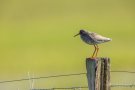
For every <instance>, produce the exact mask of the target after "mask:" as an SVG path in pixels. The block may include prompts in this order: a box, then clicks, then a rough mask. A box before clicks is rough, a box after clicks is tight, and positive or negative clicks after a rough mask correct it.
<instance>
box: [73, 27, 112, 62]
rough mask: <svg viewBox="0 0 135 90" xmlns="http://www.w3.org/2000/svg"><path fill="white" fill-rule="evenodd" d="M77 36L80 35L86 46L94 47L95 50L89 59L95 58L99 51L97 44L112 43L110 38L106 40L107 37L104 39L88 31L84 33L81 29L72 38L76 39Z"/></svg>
mask: <svg viewBox="0 0 135 90" xmlns="http://www.w3.org/2000/svg"><path fill="white" fill-rule="evenodd" d="M78 35H80V37H81V39H82V41H84V42H85V43H86V44H89V45H94V48H95V50H94V52H93V54H92V56H91V57H90V58H92V59H95V58H97V54H98V51H99V47H98V44H101V43H105V42H109V41H112V39H111V38H107V37H104V36H102V35H100V34H97V33H95V32H90V31H86V30H83V29H81V30H80V31H79V33H78V34H76V35H74V37H76V36H78Z"/></svg>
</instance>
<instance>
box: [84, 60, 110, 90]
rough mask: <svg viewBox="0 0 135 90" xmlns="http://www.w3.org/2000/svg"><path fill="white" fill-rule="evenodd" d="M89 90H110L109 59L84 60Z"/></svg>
mask: <svg viewBox="0 0 135 90" xmlns="http://www.w3.org/2000/svg"><path fill="white" fill-rule="evenodd" d="M86 69H87V79H88V87H89V90H110V59H109V58H96V59H91V58H87V59H86Z"/></svg>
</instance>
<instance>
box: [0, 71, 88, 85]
mask: <svg viewBox="0 0 135 90" xmlns="http://www.w3.org/2000/svg"><path fill="white" fill-rule="evenodd" d="M84 74H86V73H77V74H63V75H54V76H45V77H35V78H31V79H42V78H55V77H66V76H77V75H84ZM26 80H29V78H23V79H16V80H7V81H1V82H0V83H7V82H19V81H26Z"/></svg>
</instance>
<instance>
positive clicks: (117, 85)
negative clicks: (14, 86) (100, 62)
mask: <svg viewBox="0 0 135 90" xmlns="http://www.w3.org/2000/svg"><path fill="white" fill-rule="evenodd" d="M111 87H112V88H114V87H130V88H133V87H135V84H129V85H128V84H114V85H111ZM85 88H88V86H82V87H62V88H48V89H32V90H54V89H73V90H76V89H85Z"/></svg>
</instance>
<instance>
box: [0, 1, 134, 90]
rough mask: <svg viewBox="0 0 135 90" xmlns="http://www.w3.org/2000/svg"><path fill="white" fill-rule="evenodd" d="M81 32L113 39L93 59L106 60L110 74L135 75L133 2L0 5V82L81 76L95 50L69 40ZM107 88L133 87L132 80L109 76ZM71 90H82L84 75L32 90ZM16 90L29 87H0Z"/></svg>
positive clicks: (47, 82) (43, 83)
mask: <svg viewBox="0 0 135 90" xmlns="http://www.w3.org/2000/svg"><path fill="white" fill-rule="evenodd" d="M80 29H86V30H88V31H91V32H96V33H99V34H101V35H103V36H106V37H110V38H112V42H108V43H105V44H101V45H99V48H100V50H99V53H98V57H109V58H110V59H111V70H127V71H135V1H134V0H0V73H1V74H0V81H4V80H12V79H20V78H27V77H28V76H27V72H30V74H32V75H33V74H34V76H35V77H38V76H49V75H59V74H69V73H80V72H86V69H85V58H86V57H90V56H91V55H92V52H93V50H94V47H93V46H89V45H87V44H85V43H83V42H82V41H81V40H80V38H79V37H76V38H74V37H73V36H74V35H75V34H77V33H78V32H79V30H80ZM111 82H112V84H121V83H124V84H129V83H131V84H133V83H135V77H134V75H133V74H126V73H112V74H111ZM70 86H87V82H86V77H85V75H84V76H74V77H63V78H52V79H47V80H46V79H42V80H36V81H35V86H34V87H35V88H52V87H70ZM17 88H19V89H20V90H26V89H27V90H28V88H29V83H28V81H26V82H25V81H24V82H16V83H4V84H0V89H3V90H17ZM133 89H135V88H125V89H124V88H112V90H133Z"/></svg>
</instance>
